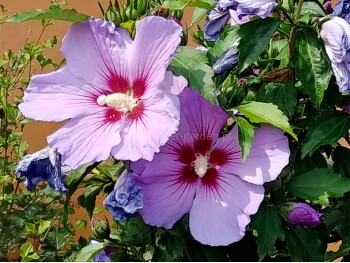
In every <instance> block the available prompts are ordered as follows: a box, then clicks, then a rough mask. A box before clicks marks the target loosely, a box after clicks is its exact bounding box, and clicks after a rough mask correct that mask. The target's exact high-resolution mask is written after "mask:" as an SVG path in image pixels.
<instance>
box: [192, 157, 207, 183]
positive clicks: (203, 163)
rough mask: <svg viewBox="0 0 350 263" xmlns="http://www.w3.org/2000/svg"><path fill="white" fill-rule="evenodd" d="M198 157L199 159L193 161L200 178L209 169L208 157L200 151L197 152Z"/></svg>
mask: <svg viewBox="0 0 350 263" xmlns="http://www.w3.org/2000/svg"><path fill="white" fill-rule="evenodd" d="M196 157H197V159H196V160H195V161H194V162H193V163H192V165H193V166H194V171H195V172H196V174H197V175H198V176H199V177H200V178H203V176H204V175H205V174H206V173H207V170H208V157H207V156H203V155H201V154H198V153H197V154H196Z"/></svg>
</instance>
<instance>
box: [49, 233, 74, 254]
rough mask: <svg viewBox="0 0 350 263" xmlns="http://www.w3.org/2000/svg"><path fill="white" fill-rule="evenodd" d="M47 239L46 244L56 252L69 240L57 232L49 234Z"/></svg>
mask: <svg viewBox="0 0 350 263" xmlns="http://www.w3.org/2000/svg"><path fill="white" fill-rule="evenodd" d="M47 238H48V242H47V243H48V244H50V246H51V247H53V248H54V249H55V250H56V251H58V250H60V248H61V247H63V246H64V245H66V244H67V243H68V241H69V239H70V237H67V236H65V235H64V234H62V233H60V232H57V231H53V232H50V233H49V234H48V236H47Z"/></svg>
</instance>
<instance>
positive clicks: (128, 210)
mask: <svg viewBox="0 0 350 263" xmlns="http://www.w3.org/2000/svg"><path fill="white" fill-rule="evenodd" d="M103 204H104V205H105V206H106V207H107V209H108V211H109V212H110V213H111V214H112V215H113V217H114V219H115V220H117V221H120V222H123V221H125V220H126V219H127V218H130V217H133V216H136V214H137V213H138V211H139V210H140V209H141V208H142V206H143V202H142V193H141V191H140V189H139V188H138V187H137V186H136V185H135V183H134V181H133V179H132V178H131V176H130V174H129V172H128V171H124V172H123V173H122V174H121V175H120V177H119V179H118V181H117V183H116V184H115V186H114V190H113V191H112V192H111V193H110V194H109V195H108V196H107V198H106V199H105V200H104V201H103Z"/></svg>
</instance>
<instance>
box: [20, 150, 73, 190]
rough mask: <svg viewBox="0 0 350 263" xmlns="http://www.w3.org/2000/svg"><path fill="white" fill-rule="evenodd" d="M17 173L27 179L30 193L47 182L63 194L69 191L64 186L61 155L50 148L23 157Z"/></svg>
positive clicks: (25, 183)
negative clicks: (38, 185) (39, 184)
mask: <svg viewBox="0 0 350 263" xmlns="http://www.w3.org/2000/svg"><path fill="white" fill-rule="evenodd" d="M16 173H17V174H19V175H21V176H24V177H25V178H26V181H25V182H24V185H25V187H26V189H27V190H28V191H31V190H33V189H34V188H35V186H36V185H37V184H38V183H39V182H41V181H47V182H48V184H49V186H50V187H51V188H53V189H55V190H56V191H60V192H61V193H65V192H67V191H68V190H67V188H66V187H65V186H64V177H65V176H64V175H63V174H62V165H61V155H60V154H59V153H57V150H54V149H51V148H50V147H45V148H44V149H42V150H40V151H38V152H35V153H33V154H28V155H26V156H24V157H22V159H21V160H20V161H19V163H18V164H17V168H16Z"/></svg>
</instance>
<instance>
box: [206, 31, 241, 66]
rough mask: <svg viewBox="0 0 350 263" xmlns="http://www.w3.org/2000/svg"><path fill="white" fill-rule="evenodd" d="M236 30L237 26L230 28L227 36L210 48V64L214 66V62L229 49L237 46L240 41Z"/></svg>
mask: <svg viewBox="0 0 350 263" xmlns="http://www.w3.org/2000/svg"><path fill="white" fill-rule="evenodd" d="M238 29H239V27H238V26H234V27H232V30H230V32H228V33H227V36H226V37H225V38H224V39H220V40H219V41H218V42H216V43H215V45H214V46H213V47H212V48H210V49H209V51H208V55H209V60H210V63H211V64H214V63H215V61H216V60H217V59H218V58H219V57H221V55H222V54H223V53H224V52H225V51H226V50H228V49H229V48H230V47H232V46H233V45H237V43H238V42H239V39H240V38H239V35H238Z"/></svg>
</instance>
